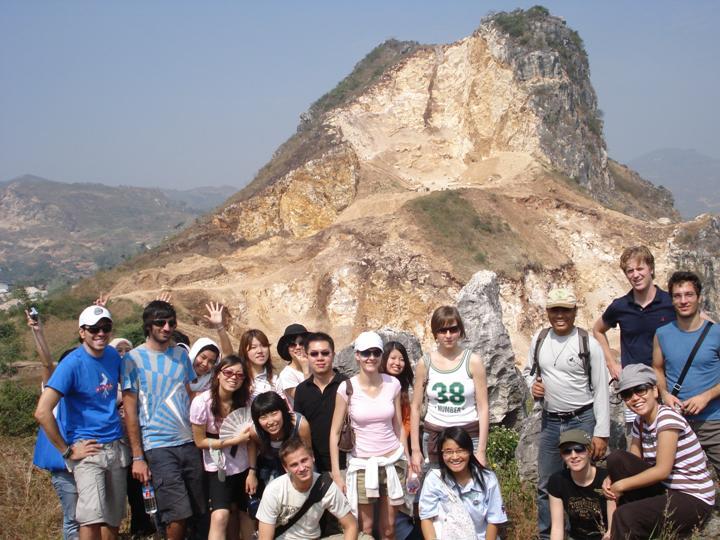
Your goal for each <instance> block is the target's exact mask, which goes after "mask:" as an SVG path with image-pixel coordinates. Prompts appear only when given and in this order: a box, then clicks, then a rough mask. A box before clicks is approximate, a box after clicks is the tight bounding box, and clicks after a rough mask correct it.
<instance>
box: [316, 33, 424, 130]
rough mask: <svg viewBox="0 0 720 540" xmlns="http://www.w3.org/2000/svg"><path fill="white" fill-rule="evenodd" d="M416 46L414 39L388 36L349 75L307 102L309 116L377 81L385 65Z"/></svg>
mask: <svg viewBox="0 0 720 540" xmlns="http://www.w3.org/2000/svg"><path fill="white" fill-rule="evenodd" d="M419 48H421V45H420V44H419V43H418V42H416V41H398V40H397V39H388V40H387V41H385V42H384V43H381V44H380V45H378V46H377V47H375V48H374V49H373V50H372V51H370V52H369V53H368V54H367V56H365V58H363V59H362V60H360V62H358V63H357V64H356V65H355V67H354V68H353V70H352V73H350V75H348V76H347V77H345V78H344V79H343V80H342V81H340V82H339V83H338V85H337V86H336V87H335V88H333V89H332V90H330V91H329V92H328V93H327V94H325V95H324V96H322V97H321V98H320V99H318V100H317V101H316V102H315V103H313V104H312V105H311V106H310V110H309V111H308V112H309V116H310V117H311V118H312V119H317V118H318V117H319V116H320V115H322V114H324V113H326V112H328V111H330V110H332V109H334V108H336V107H339V106H341V105H345V104H346V103H348V102H349V101H350V100H352V99H353V98H355V97H357V96H359V95H360V94H362V93H363V92H365V90H366V89H367V88H369V87H370V86H371V85H373V84H374V83H375V82H377V81H378V79H380V77H382V75H383V74H384V73H385V72H386V71H388V69H390V68H391V67H393V66H395V65H396V64H398V63H399V62H400V61H401V60H402V59H403V58H406V57H407V56H409V55H411V54H412V53H414V52H415V51H416V50H418V49H419Z"/></svg>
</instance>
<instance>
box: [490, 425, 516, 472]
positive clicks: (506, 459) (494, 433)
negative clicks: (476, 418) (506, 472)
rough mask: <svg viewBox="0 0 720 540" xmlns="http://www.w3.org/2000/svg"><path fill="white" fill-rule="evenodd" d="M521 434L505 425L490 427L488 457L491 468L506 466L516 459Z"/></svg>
mask: <svg viewBox="0 0 720 540" xmlns="http://www.w3.org/2000/svg"><path fill="white" fill-rule="evenodd" d="M518 440H519V435H518V433H517V432H516V431H515V430H514V429H510V428H506V427H505V426H493V427H492V428H490V433H489V435H488V443H487V450H486V452H487V458H488V461H489V462H490V467H491V468H493V469H494V468H497V467H505V466H507V465H508V464H509V463H510V462H511V461H513V460H514V459H515V449H516V448H517V445H518Z"/></svg>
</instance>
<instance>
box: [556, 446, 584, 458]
mask: <svg viewBox="0 0 720 540" xmlns="http://www.w3.org/2000/svg"><path fill="white" fill-rule="evenodd" d="M587 451H588V449H587V446H583V445H582V444H577V445H574V446H563V447H562V448H561V449H560V454H561V455H563V456H569V455H570V454H572V453H573V452H575V453H576V454H578V455H579V454H586V453H587Z"/></svg>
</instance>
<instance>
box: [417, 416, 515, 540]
mask: <svg viewBox="0 0 720 540" xmlns="http://www.w3.org/2000/svg"><path fill="white" fill-rule="evenodd" d="M438 447H439V449H440V455H441V457H442V459H441V460H440V469H431V470H430V471H429V472H428V474H427V476H426V477H425V481H424V483H423V487H422V492H421V493H420V519H421V520H422V521H421V525H422V533H423V536H424V538H425V540H433V539H437V538H453V540H475V539H477V540H485V539H487V540H495V539H496V538H497V537H498V530H499V527H498V526H499V525H500V524H502V523H505V522H506V521H507V515H506V514H505V509H504V507H503V502H502V495H501V494H500V484H498V481H497V478H496V477H495V474H494V473H493V472H492V471H490V470H488V469H486V468H485V467H483V465H481V464H480V462H479V461H478V459H477V457H475V454H473V443H472V439H471V438H470V435H468V433H467V432H466V431H465V430H464V429H462V428H461V427H449V428H446V429H444V430H443V431H442V433H440V438H439V440H438Z"/></svg>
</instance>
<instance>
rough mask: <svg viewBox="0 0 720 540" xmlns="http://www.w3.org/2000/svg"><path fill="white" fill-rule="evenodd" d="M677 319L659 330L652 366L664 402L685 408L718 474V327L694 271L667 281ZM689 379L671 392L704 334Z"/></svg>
mask: <svg viewBox="0 0 720 540" xmlns="http://www.w3.org/2000/svg"><path fill="white" fill-rule="evenodd" d="M668 291H669V292H670V296H671V298H672V302H673V307H674V308H675V315H676V320H675V321H674V322H672V323H670V324H667V325H665V326H662V327H660V328H658V329H657V331H656V332H655V340H654V342H653V368H655V372H656V374H657V378H658V388H659V389H660V391H661V394H662V398H663V402H664V403H665V404H666V405H669V406H671V407H675V408H676V409H678V410H681V411H682V413H683V415H684V416H685V418H687V421H688V423H689V424H690V427H692V429H693V431H694V432H695V434H696V435H697V437H698V439H699V441H700V445H701V446H702V447H703V450H705V454H706V455H707V457H708V459H709V460H710V461H711V462H712V464H713V466H714V467H715V472H716V473H718V474H720V328H719V327H718V325H713V323H712V322H710V321H706V320H704V319H703V318H702V317H701V315H700V306H701V303H702V296H701V293H702V284H701V283H700V279H699V278H698V276H697V275H696V274H694V273H693V272H675V273H674V274H673V275H672V276H671V277H670V281H669V283H668ZM703 335H704V337H703V340H702V343H701V345H700V347H699V348H698V350H697V353H696V354H695V358H694V359H693V362H692V364H691V365H690V369H689V370H688V372H687V375H686V377H685V380H683V381H681V382H682V384H681V385H680V388H679V391H678V392H676V393H677V395H676V396H675V395H673V393H672V391H673V388H674V387H676V385H677V383H678V381H679V378H680V374H681V373H682V371H683V368H684V367H685V364H686V363H687V361H688V358H689V356H690V353H691V351H692V350H693V348H694V347H695V345H696V343H698V341H699V340H700V339H701V336H703Z"/></svg>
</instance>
